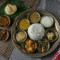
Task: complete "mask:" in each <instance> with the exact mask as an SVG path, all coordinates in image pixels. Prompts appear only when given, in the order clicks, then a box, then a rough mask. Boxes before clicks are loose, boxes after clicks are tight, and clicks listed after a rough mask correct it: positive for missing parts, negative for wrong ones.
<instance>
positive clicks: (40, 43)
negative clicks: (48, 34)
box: [37, 40, 48, 52]
mask: <svg viewBox="0 0 60 60" xmlns="http://www.w3.org/2000/svg"><path fill="white" fill-rule="evenodd" d="M37 44H38V47H37V50H38V51H39V52H46V51H47V50H48V42H47V40H44V41H41V40H38V42H37Z"/></svg>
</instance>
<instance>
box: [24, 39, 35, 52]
mask: <svg viewBox="0 0 60 60" xmlns="http://www.w3.org/2000/svg"><path fill="white" fill-rule="evenodd" d="M24 48H25V50H26V51H27V52H34V50H35V42H34V41H32V40H27V41H26V43H25V47H24Z"/></svg>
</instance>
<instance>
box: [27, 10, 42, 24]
mask: <svg viewBox="0 0 60 60" xmlns="http://www.w3.org/2000/svg"><path fill="white" fill-rule="evenodd" d="M34 12H36V13H38V14H39V12H37V11H31V12H29V13H28V14H27V18H28V19H29V21H30V15H31V13H34ZM39 16H40V14H39ZM40 19H41V16H40ZM39 21H40V20H39ZM39 21H38V22H39ZM30 22H31V21H30ZM38 22H36V23H38ZM31 23H32V22H31Z"/></svg>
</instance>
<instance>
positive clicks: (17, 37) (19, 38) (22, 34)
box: [16, 31, 26, 42]
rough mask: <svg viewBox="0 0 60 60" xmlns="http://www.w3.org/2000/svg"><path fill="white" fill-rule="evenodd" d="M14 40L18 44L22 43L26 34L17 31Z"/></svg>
mask: <svg viewBox="0 0 60 60" xmlns="http://www.w3.org/2000/svg"><path fill="white" fill-rule="evenodd" d="M16 40H17V41H18V42H24V41H25V40H26V33H25V32H23V31H19V32H17V33H16Z"/></svg>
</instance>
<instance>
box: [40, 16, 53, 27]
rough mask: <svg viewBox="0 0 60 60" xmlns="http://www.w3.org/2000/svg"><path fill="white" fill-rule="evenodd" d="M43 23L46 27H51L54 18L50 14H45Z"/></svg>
mask: <svg viewBox="0 0 60 60" xmlns="http://www.w3.org/2000/svg"><path fill="white" fill-rule="evenodd" d="M41 24H42V25H43V26H44V27H46V28H48V27H51V26H52V25H53V18H52V17H50V16H44V17H42V18H41Z"/></svg>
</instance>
